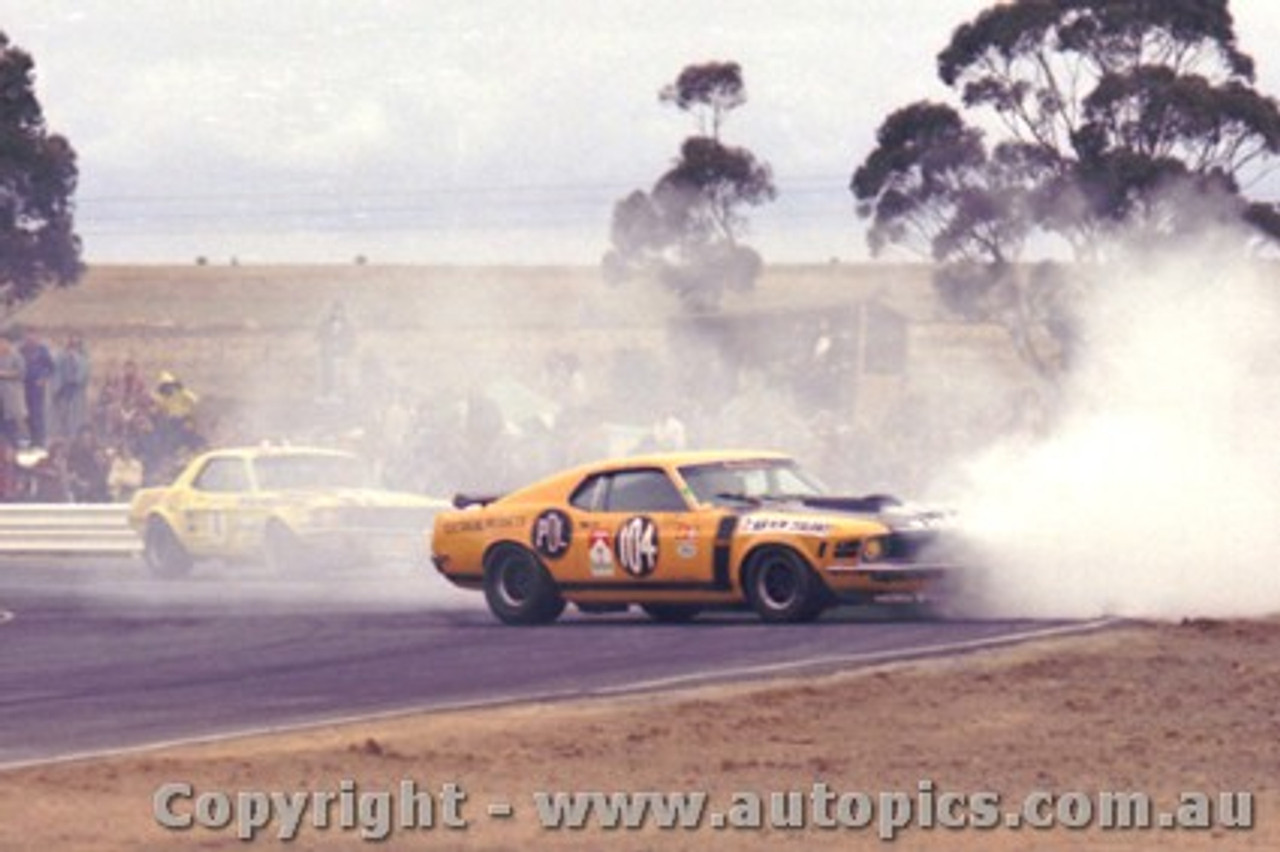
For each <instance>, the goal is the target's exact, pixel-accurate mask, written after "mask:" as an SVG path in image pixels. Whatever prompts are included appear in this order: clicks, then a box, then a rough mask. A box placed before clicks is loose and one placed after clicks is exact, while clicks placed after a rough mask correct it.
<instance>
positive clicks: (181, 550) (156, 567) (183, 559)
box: [142, 518, 194, 578]
mask: <svg viewBox="0 0 1280 852" xmlns="http://www.w3.org/2000/svg"><path fill="white" fill-rule="evenodd" d="M142 558H143V560H144V561H145V562H146V563H147V568H149V569H150V570H151V573H152V574H154V575H156V576H157V577H165V578H174V577H185V576H186V575H187V574H190V573H191V568H192V565H193V564H194V563H193V562H192V559H191V554H189V553H187V549H186V548H185V547H183V546H182V542H181V541H179V540H178V536H177V534H176V533H175V532H174V531H173V529H172V528H171V527H170V526H169V524H168V523H167V522H166V521H165V520H164V519H163V518H151V519H150V520H148V521H147V532H146V535H145V537H144V538H143V542H142Z"/></svg>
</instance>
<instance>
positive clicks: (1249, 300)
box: [957, 244, 1280, 618]
mask: <svg viewBox="0 0 1280 852" xmlns="http://www.w3.org/2000/svg"><path fill="white" fill-rule="evenodd" d="M1217 245H1218V244H1205V245H1200V246H1194V247H1188V248H1187V249H1186V250H1185V251H1180V252H1178V253H1177V254H1176V256H1168V255H1166V256H1163V257H1161V258H1158V259H1152V258H1150V257H1147V258H1143V259H1141V260H1138V261H1132V262H1126V263H1119V264H1117V265H1116V266H1115V268H1114V269H1113V270H1110V271H1108V273H1107V274H1106V275H1105V276H1104V277H1103V279H1102V280H1101V281H1100V282H1099V286H1098V287H1097V290H1096V293H1095V294H1094V295H1093V296H1092V297H1091V300H1090V303H1089V304H1088V305H1086V306H1085V314H1084V317H1083V328H1084V331H1085V342H1084V345H1083V347H1082V352H1081V353H1080V357H1079V360H1078V363H1077V366H1076V369H1074V370H1073V372H1072V375H1071V377H1070V379H1069V381H1068V382H1067V383H1066V385H1065V387H1064V388H1063V391H1062V397H1061V400H1060V405H1058V406H1057V410H1058V411H1059V412H1060V416H1059V417H1058V418H1057V419H1055V421H1054V422H1055V426H1054V427H1053V428H1052V430H1051V431H1050V432H1049V434H1046V435H1041V436H1023V437H1022V438H1020V439H1011V440H1009V441H1008V442H1006V443H1003V444H1001V445H1000V446H997V447H995V448H994V449H992V450H991V451H989V452H988V453H986V454H985V455H983V456H981V457H980V458H977V459H976V460H973V461H972V462H971V463H969V464H968V465H966V467H965V470H964V474H965V476H964V480H965V481H966V485H965V487H964V490H963V491H962V492H961V494H960V496H959V498H958V500H957V504H958V505H959V507H960V509H961V514H962V517H964V518H965V519H966V520H965V526H966V527H967V528H968V531H969V533H970V534H971V535H972V536H973V537H974V539H975V540H976V542H977V544H978V547H979V551H980V553H981V556H980V562H981V563H982V568H981V569H980V572H981V573H980V583H979V586H980V597H981V598H982V600H983V602H984V610H985V611H988V612H995V613H1002V614H1010V613H1017V614H1026V615H1038V616H1078V617H1088V616H1097V615H1119V616H1143V617H1164V618H1179V617H1196V616H1205V617H1231V616H1257V615H1264V614H1271V613H1276V612H1280V443H1278V442H1277V437H1280V287H1277V286H1276V283H1275V278H1274V276H1275V272H1276V271H1275V270H1274V269H1268V268H1267V267H1266V266H1263V265H1261V264H1249V263H1245V262H1242V261H1240V260H1238V259H1233V258H1232V257H1231V256H1230V255H1226V256H1224V254H1223V253H1222V252H1221V251H1220V250H1219V248H1218V247H1217Z"/></svg>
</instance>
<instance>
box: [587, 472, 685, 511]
mask: <svg viewBox="0 0 1280 852" xmlns="http://www.w3.org/2000/svg"><path fill="white" fill-rule="evenodd" d="M688 509H689V504H688V503H686V502H685V499H684V498H683V497H681V496H680V492H679V491H678V490H677V489H676V486H675V484H674V483H672V481H671V477H669V476H667V474H666V473H665V472H664V471H661V470H626V471H620V472H618V473H615V474H613V475H612V476H611V477H610V478H609V491H608V494H607V495H606V498H605V501H604V510H605V511H606V512H685V511H688Z"/></svg>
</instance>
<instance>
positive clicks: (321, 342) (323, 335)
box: [316, 302, 356, 400]
mask: <svg viewBox="0 0 1280 852" xmlns="http://www.w3.org/2000/svg"><path fill="white" fill-rule="evenodd" d="M316 343H317V345H318V346H319V348H320V398H321V399H324V400H335V399H341V398H343V397H345V396H346V393H347V390H348V388H347V383H348V377H347V373H348V372H349V371H350V365H349V363H348V362H349V361H350V359H351V356H352V354H353V353H354V352H355V348H356V332H355V328H354V327H353V326H352V325H351V320H349V319H347V312H346V309H345V308H343V306H342V302H334V303H333V307H331V308H330V309H329V313H328V315H326V316H325V318H324V319H323V320H321V321H320V327H319V328H317V329H316Z"/></svg>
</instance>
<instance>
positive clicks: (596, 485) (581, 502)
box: [569, 474, 605, 512]
mask: <svg viewBox="0 0 1280 852" xmlns="http://www.w3.org/2000/svg"><path fill="white" fill-rule="evenodd" d="M604 484H605V477H603V476H600V475H599V474H597V475H596V476H592V477H588V478H587V480H586V481H585V482H583V483H582V484H581V485H579V486H578V487H577V489H575V490H574V492H573V494H572V495H571V496H570V497H569V505H570V506H573V507H574V508H575V509H581V510H582V511H584V512H598V511H600V509H601V503H602V502H603V500H602V497H603V494H604V490H605V489H604Z"/></svg>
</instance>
